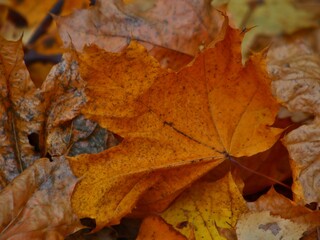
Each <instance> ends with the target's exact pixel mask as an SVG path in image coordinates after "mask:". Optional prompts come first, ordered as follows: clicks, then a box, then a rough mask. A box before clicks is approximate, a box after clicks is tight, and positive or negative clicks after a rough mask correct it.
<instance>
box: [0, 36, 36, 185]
mask: <svg viewBox="0 0 320 240" xmlns="http://www.w3.org/2000/svg"><path fill="white" fill-rule="evenodd" d="M0 91H1V103H0V121H1V124H0V139H1V146H0V169H1V170H0V189H1V188H3V187H5V186H6V185H7V183H8V182H10V181H11V180H12V179H13V178H14V177H16V176H17V175H18V174H19V172H22V171H23V170H24V169H25V168H27V167H28V166H29V165H31V164H32V162H33V161H34V160H35V159H37V158H39V154H37V153H36V152H35V151H34V148H33V146H31V145H30V144H29V140H28V135H29V134H31V133H32V132H34V131H37V130H38V129H39V128H40V126H41V118H40V111H41V109H40V107H39V105H40V94H39V91H38V90H37V89H36V88H35V86H34V84H33V83H32V81H31V79H30V76H29V73H28V70H27V68H26V66H25V64H24V62H23V49H22V43H21V41H17V42H11V41H6V40H4V39H3V38H0Z"/></svg>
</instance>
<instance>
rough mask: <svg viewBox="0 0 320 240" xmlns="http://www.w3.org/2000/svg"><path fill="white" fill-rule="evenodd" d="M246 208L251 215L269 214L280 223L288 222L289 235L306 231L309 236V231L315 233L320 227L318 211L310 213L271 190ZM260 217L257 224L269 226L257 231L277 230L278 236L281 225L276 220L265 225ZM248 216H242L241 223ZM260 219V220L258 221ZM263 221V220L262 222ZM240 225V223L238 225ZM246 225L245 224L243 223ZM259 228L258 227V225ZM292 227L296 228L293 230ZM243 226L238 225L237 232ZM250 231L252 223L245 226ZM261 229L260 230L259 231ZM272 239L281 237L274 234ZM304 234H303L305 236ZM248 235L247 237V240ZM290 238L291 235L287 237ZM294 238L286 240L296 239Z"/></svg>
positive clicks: (319, 213)
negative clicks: (297, 231)
mask: <svg viewBox="0 0 320 240" xmlns="http://www.w3.org/2000/svg"><path fill="white" fill-rule="evenodd" d="M248 207H249V209H250V212H251V213H254V212H256V214H262V215H264V214H266V212H267V213H268V214H270V215H271V216H276V217H280V218H281V221H283V220H290V223H289V222H287V221H286V223H287V224H289V225H291V226H292V227H293V229H291V230H290V232H289V234H294V233H296V230H299V231H301V232H300V233H299V234H302V233H305V232H306V231H309V233H308V234H310V231H316V228H317V227H318V226H319V225H320V211H312V210H310V209H308V208H306V207H304V206H301V205H298V204H297V203H295V202H293V201H291V200H290V199H288V198H286V197H284V196H283V195H281V194H279V193H277V192H276V191H275V190H274V189H273V188H271V189H270V190H269V192H268V193H267V194H265V195H263V196H261V197H260V198H259V199H258V200H257V201H255V202H252V203H248ZM262 215H260V217H259V218H258V219H256V221H257V223H259V224H260V223H261V221H263V222H264V224H263V225H264V226H270V228H266V229H264V228H262V226H261V227H259V229H260V230H259V231H262V230H267V231H268V230H270V231H271V232H272V229H271V228H277V229H278V230H279V234H280V232H281V231H282V230H281V229H282V227H281V224H279V223H280V222H281V221H280V219H279V221H280V222H278V221H277V220H276V219H275V220H273V221H271V220H270V222H269V223H268V224H269V225H268V224H267V223H266V222H267V219H268V218H265V219H264V216H262ZM247 217H248V216H246V215H245V216H242V221H245V220H246V218H247ZM259 219H260V220H259ZM262 219H263V220H262ZM239 224H240V223H239ZM243 224H246V223H243ZM259 226H260V225H259ZM294 226H296V227H295V228H294ZM242 227H243V225H242V223H241V224H240V225H239V231H241V229H242ZM250 228H251V231H253V229H252V223H251V224H250V225H249V226H247V229H250ZM261 229H262V230H261ZM274 235H275V236H274V237H277V238H275V239H281V238H279V237H280V236H281V234H280V235H278V234H274ZM305 235H306V234H304V236H305ZM248 236H249V235H247V238H249V237H248ZM289 236H291V235H289ZM298 238H299V237H296V238H288V239H298Z"/></svg>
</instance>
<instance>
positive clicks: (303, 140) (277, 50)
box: [268, 38, 320, 204]
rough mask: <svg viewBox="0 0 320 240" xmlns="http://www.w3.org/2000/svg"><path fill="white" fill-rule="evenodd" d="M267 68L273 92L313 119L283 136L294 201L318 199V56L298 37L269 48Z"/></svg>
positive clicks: (319, 134)
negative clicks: (289, 160)
mask: <svg viewBox="0 0 320 240" xmlns="http://www.w3.org/2000/svg"><path fill="white" fill-rule="evenodd" d="M268 58H269V60H268V68H269V72H270V73H271V75H272V76H273V77H274V79H275V80H274V81H273V83H272V88H273V92H274V95H275V96H276V97H277V98H278V99H279V101H280V102H281V104H282V105H284V106H285V107H287V108H288V110H289V111H291V112H305V113H308V114H311V115H313V116H314V120H313V121H312V120H311V122H309V123H308V124H305V125H303V126H301V127H299V128H298V129H295V130H294V131H292V132H290V133H289V134H287V135H286V137H285V138H284V143H285V145H286V147H287V149H288V151H289V155H290V158H291V159H292V161H291V168H292V172H293V173H292V174H293V181H294V184H293V193H294V197H295V201H297V202H300V203H301V204H306V203H311V202H317V203H319V202H320V194H319V191H318V190H319V188H320V185H319V181H318V179H319V174H318V171H319V168H320V164H319V163H320V162H319V158H320V152H319V149H320V148H319V138H320V133H319V113H320V109H319V91H320V72H319V66H320V56H319V54H318V53H317V52H314V51H313V50H312V45H311V44H310V43H308V42H307V41H304V40H303V39H302V38H296V39H293V40H291V41H285V40H284V41H282V42H279V43H278V45H275V46H274V47H272V48H271V49H270V52H269V55H268Z"/></svg>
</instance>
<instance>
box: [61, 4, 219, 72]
mask: <svg viewBox="0 0 320 240" xmlns="http://www.w3.org/2000/svg"><path fill="white" fill-rule="evenodd" d="M110 19H112V21H110ZM56 21H57V25H58V29H59V32H60V36H61V39H62V40H63V44H64V46H70V44H71V42H72V44H73V45H74V46H75V48H76V49H77V50H82V49H83V47H84V46H85V45H86V44H92V43H94V44H96V45H97V46H99V47H100V48H103V49H105V50H107V51H111V52H117V51H120V50H122V49H123V48H124V47H125V46H127V45H128V43H129V40H130V39H136V40H137V41H140V42H141V43H142V44H143V45H144V46H145V47H146V48H147V49H148V51H151V52H152V54H153V55H154V56H156V58H157V59H158V60H159V61H161V62H162V63H163V64H164V66H168V64H170V65H169V66H170V67H171V68H174V69H179V68H180V67H181V66H183V64H185V63H186V62H189V61H191V60H192V56H194V55H196V54H197V53H198V51H199V47H200V46H202V47H203V46H207V45H208V44H209V43H210V42H211V41H212V40H213V39H214V37H215V36H216V34H217V33H218V29H219V28H220V25H221V22H222V16H221V14H220V13H218V12H217V11H215V10H214V9H213V8H212V7H211V5H210V1H209V0H201V1H193V0H187V1H183V2H181V1H170V0H153V1H148V2H146V1H142V2H141V1H130V2H125V1H120V0H112V1H100V0H97V1H96V4H95V6H93V7H91V8H90V9H87V10H79V11H75V12H74V13H73V14H72V15H70V16H66V17H58V18H57V19H56ZM164 53H165V54H164ZM181 57H182V60H180V58H181ZM176 60H178V61H179V63H178V62H177V61H176ZM180 61H181V62H180Z"/></svg>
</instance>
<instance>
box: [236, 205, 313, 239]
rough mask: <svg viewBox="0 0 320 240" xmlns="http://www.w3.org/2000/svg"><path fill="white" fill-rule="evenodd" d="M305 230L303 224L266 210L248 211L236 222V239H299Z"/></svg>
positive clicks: (305, 227)
mask: <svg viewBox="0 0 320 240" xmlns="http://www.w3.org/2000/svg"><path fill="white" fill-rule="evenodd" d="M306 230H307V226H306V225H305V224H297V223H294V222H292V221H290V220H287V219H283V218H281V217H278V216H271V215H270V213H269V212H268V211H263V212H253V213H252V212H249V213H246V214H244V215H242V216H241V217H240V219H239V221H238V223H237V230H236V231H237V237H238V239H270V240H292V239H300V238H301V237H302V236H303V233H304V232H305V231H306Z"/></svg>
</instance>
